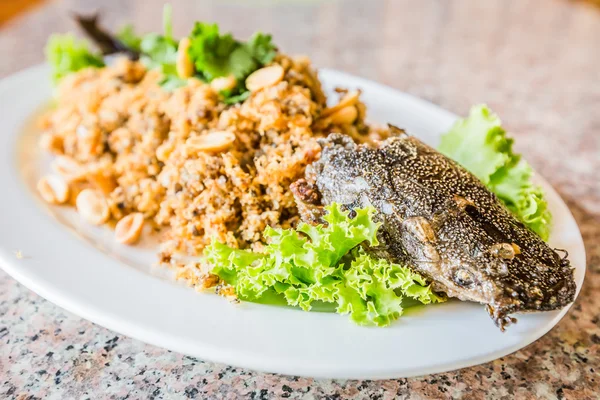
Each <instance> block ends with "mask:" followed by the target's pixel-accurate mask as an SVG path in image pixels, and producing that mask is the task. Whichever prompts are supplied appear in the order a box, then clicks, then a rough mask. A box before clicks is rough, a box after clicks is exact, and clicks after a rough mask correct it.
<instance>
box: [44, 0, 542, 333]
mask: <svg viewBox="0 0 600 400" xmlns="http://www.w3.org/2000/svg"><path fill="white" fill-rule="evenodd" d="M170 15H171V9H170V7H169V6H166V7H165V10H164V21H163V32H162V33H147V34H143V35H140V34H138V33H136V31H135V29H134V27H133V26H131V25H128V26H125V27H123V28H122V29H121V30H120V31H119V32H117V33H111V32H108V31H106V30H104V29H103V28H102V26H101V25H100V24H99V20H98V17H97V16H93V17H85V16H76V19H77V22H78V23H79V25H80V27H81V28H82V30H83V32H85V33H86V34H87V35H88V36H89V38H91V40H92V43H89V42H87V41H85V40H82V39H78V38H77V37H76V36H75V35H73V34H57V35H53V36H52V37H51V38H50V39H49V42H48V45H47V48H46V53H47V60H48V63H49V64H50V67H51V70H52V79H53V81H54V82H55V84H56V90H55V101H54V103H55V104H54V105H53V108H52V109H51V110H50V111H48V112H47V114H46V115H44V117H43V118H42V121H41V128H42V131H43V133H42V135H41V138H40V143H41V146H42V147H43V148H44V149H45V150H46V151H48V152H49V153H51V154H52V155H53V160H52V164H51V171H49V173H48V175H47V176H45V177H43V178H42V179H40V181H39V182H38V190H39V193H40V195H41V196H42V198H43V199H44V200H46V201H47V202H48V203H51V204H55V205H61V204H62V205H71V206H74V207H75V208H76V210H77V212H78V213H79V215H80V217H81V218H82V219H83V220H85V221H86V222H88V223H90V224H94V225H106V226H110V227H114V235H115V240H116V241H118V242H119V243H122V244H126V245H134V244H136V243H137V242H138V241H140V240H144V239H145V238H146V237H150V236H156V237H158V238H159V241H160V249H159V250H158V253H159V259H160V264H161V265H162V266H164V267H167V268H170V269H172V270H173V271H174V272H175V276H176V278H177V279H179V280H182V281H185V282H186V283H187V284H189V285H190V286H192V287H195V288H196V289H201V290H211V291H216V292H217V293H219V294H221V295H223V296H225V297H228V298H230V299H232V300H233V301H239V300H243V301H255V302H266V303H269V302H273V303H276V304H286V305H289V306H295V307H299V308H301V309H303V310H306V311H309V310H311V309H315V308H317V309H323V308H325V309H329V310H331V311H335V312H337V313H340V314H348V315H349V316H350V318H351V319H352V321H354V322H356V323H357V324H360V325H372V326H386V325H389V324H390V323H391V322H392V321H394V320H396V319H397V318H398V317H400V316H401V315H402V312H403V309H405V308H406V307H410V306H414V305H416V304H431V303H436V302H441V301H444V300H445V299H446V296H445V294H443V293H439V292H436V291H434V288H435V286H434V285H432V280H431V277H430V276H427V275H424V274H421V273H419V272H417V271H416V270H415V269H414V268H412V267H411V265H409V264H408V263H399V262H393V261H390V260H387V259H384V258H380V257H377V255H376V254H374V253H373V252H372V251H368V249H370V248H376V247H377V246H378V245H380V243H379V238H380V233H381V230H380V228H381V226H382V220H381V218H380V217H379V214H378V211H377V210H376V209H375V208H373V207H372V206H370V205H368V204H367V205H360V206H356V205H355V206H353V207H350V206H349V205H348V204H344V203H343V202H332V203H330V204H322V205H317V203H318V202H319V194H318V193H317V192H316V191H315V192H310V191H309V192H303V193H302V195H303V196H304V197H303V199H305V200H306V199H308V200H309V203H310V204H313V205H314V207H316V208H318V210H319V212H318V217H315V219H312V220H311V219H306V218H303V217H304V214H303V213H301V212H300V210H299V207H300V206H302V207H306V204H304V203H303V204H302V205H300V204H298V202H297V199H296V198H295V196H294V193H293V190H291V189H290V187H292V186H293V185H294V184H295V182H300V181H302V180H303V179H304V178H305V176H309V175H310V171H311V165H312V164H313V163H314V162H316V161H317V160H319V158H320V156H321V152H322V143H323V142H320V140H321V139H324V138H326V137H328V136H329V135H330V134H332V133H336V134H343V135H345V136H348V137H350V138H351V140H352V141H353V142H354V143H357V144H365V145H368V146H377V143H381V141H384V140H386V139H387V138H389V137H392V136H394V135H396V134H397V128H394V129H392V128H390V127H380V126H376V125H372V124H368V123H366V122H365V114H366V107H365V105H364V104H363V103H362V102H361V100H360V91H358V90H356V91H349V90H346V89H343V88H339V89H337V92H338V95H339V99H337V102H336V101H334V102H333V103H335V104H334V105H333V106H329V107H328V105H327V98H326V96H325V94H324V93H323V91H322V89H321V83H320V81H319V79H318V76H317V73H316V72H315V70H314V69H313V68H312V66H311V63H310V60H309V59H308V58H307V57H304V56H303V57H290V56H288V55H286V54H284V53H282V52H281V51H280V50H279V49H278V47H277V46H276V44H275V42H274V40H273V38H272V37H271V36H270V35H268V34H264V33H261V32H256V33H255V34H254V35H252V36H251V37H249V38H247V39H240V38H235V37H233V36H232V35H231V34H230V33H223V32H221V31H220V29H219V26H217V25H216V24H211V23H206V22H196V23H195V24H194V26H193V27H192V29H191V31H190V33H189V35H187V36H185V37H180V38H176V37H175V36H174V35H173V30H172V22H171V16H170ZM440 151H442V152H443V153H444V154H446V155H447V156H449V157H452V158H454V159H455V160H456V161H457V162H459V163H460V164H462V165H463V166H464V167H466V168H468V169H469V170H470V171H471V172H472V173H473V174H475V175H476V176H477V178H479V179H480V180H481V182H483V183H484V184H485V185H486V186H487V188H488V189H489V190H491V191H493V192H494V193H496V195H497V196H498V198H499V199H500V200H501V201H502V202H504V204H505V205H506V207H508V209H510V210H511V211H512V212H513V213H514V215H515V216H517V217H518V218H519V219H520V220H521V221H522V223H523V224H525V225H526V226H527V227H528V228H529V229H531V230H532V231H534V232H536V233H537V234H539V235H540V236H541V237H542V238H544V239H547V237H548V234H549V229H550V214H549V212H548V210H547V207H546V203H545V200H544V197H543V193H542V192H541V190H540V189H539V188H538V187H536V186H535V185H533V184H532V183H531V175H532V172H531V168H530V167H529V166H528V165H527V164H526V163H525V162H524V161H522V160H521V159H520V156H519V155H517V154H515V153H514V152H513V151H512V140H511V139H509V138H507V137H506V134H505V132H504V130H503V129H502V128H501V127H500V123H499V120H498V119H497V118H496V117H495V116H494V115H493V114H492V113H491V112H490V111H489V110H488V109H487V108H485V107H484V106H480V107H476V108H474V109H473V110H472V112H471V115H470V116H469V117H468V118H467V119H465V120H462V121H460V122H459V123H457V124H456V126H454V127H453V128H452V129H451V130H450V131H449V132H448V133H447V134H446V135H445V136H444V137H443V138H442V144H441V146H440ZM298 187H300V186H298ZM311 196H312V197H311ZM311 202H312V203H311ZM311 207H312V206H311ZM314 215H317V213H316V212H315V214H314ZM328 307H329V308H328Z"/></svg>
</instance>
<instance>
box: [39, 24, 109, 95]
mask: <svg viewBox="0 0 600 400" xmlns="http://www.w3.org/2000/svg"><path fill="white" fill-rule="evenodd" d="M46 58H47V60H48V63H49V64H50V67H51V68H52V80H53V81H54V83H57V82H58V81H59V80H61V79H62V78H63V77H65V76H66V75H68V74H70V73H72V72H76V71H79V70H81V69H83V68H87V67H96V68H99V67H103V66H104V61H103V60H102V57H101V56H100V55H97V54H94V53H92V52H91V51H90V50H89V46H88V44H87V42H86V41H84V40H78V39H77V38H76V37H75V36H74V35H72V34H64V35H57V34H55V35H52V36H50V39H49V40H48V44H47V45H46Z"/></svg>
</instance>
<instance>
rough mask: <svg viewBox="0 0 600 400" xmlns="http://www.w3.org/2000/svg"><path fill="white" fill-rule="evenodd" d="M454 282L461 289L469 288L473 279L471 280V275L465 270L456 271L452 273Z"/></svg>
mask: <svg viewBox="0 0 600 400" xmlns="http://www.w3.org/2000/svg"><path fill="white" fill-rule="evenodd" d="M454 282H455V283H456V284H457V285H458V286H461V287H469V286H471V285H473V283H474V282H475V279H474V278H473V274H472V273H471V272H470V271H468V270H466V269H464V268H463V269H457V270H456V271H455V272H454Z"/></svg>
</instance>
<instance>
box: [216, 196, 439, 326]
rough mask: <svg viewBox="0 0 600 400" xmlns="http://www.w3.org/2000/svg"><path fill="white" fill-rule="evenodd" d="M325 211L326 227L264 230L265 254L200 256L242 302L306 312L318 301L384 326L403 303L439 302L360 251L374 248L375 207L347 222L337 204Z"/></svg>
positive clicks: (410, 275) (411, 278)
mask: <svg viewBox="0 0 600 400" xmlns="http://www.w3.org/2000/svg"><path fill="white" fill-rule="evenodd" d="M326 210H327V214H326V215H325V217H324V220H325V222H326V225H317V226H313V225H308V224H305V223H302V222H301V223H300V224H299V225H298V227H297V229H272V228H267V229H266V230H265V233H264V234H265V237H267V238H268V241H269V244H268V245H267V246H266V248H265V250H264V252H262V253H257V252H252V251H249V250H238V249H234V248H231V247H229V246H227V245H225V244H222V243H219V242H217V241H213V242H212V243H211V245H210V246H209V247H207V248H206V250H205V255H206V259H207V261H208V262H209V263H210V264H211V265H213V266H214V268H213V270H212V273H214V274H216V275H218V276H219V277H220V278H222V279H223V280H224V281H225V282H227V283H229V284H230V285H232V286H234V288H235V291H236V293H237V295H238V297H239V298H240V299H242V300H248V301H259V300H260V299H261V297H263V296H267V295H272V294H273V293H276V294H278V295H280V296H283V297H284V298H285V301H286V302H287V304H289V305H291V306H298V307H300V308H302V309H303V310H305V311H309V310H310V309H311V308H312V307H313V303H315V302H325V303H331V304H334V305H335V311H336V312H338V313H340V314H349V315H350V318H351V319H352V320H353V321H354V322H356V323H357V324H359V325H375V326H386V325H389V324H390V323H391V322H392V321H394V320H396V319H397V318H398V317H400V315H401V314H402V311H403V307H402V304H403V300H405V299H415V300H417V301H419V302H421V303H423V304H429V303H433V302H439V301H443V298H442V297H440V296H438V295H436V294H435V293H434V292H433V291H432V290H431V287H430V286H429V285H428V284H427V282H426V280H425V279H424V278H423V277H422V276H421V275H419V274H417V273H415V272H413V271H412V270H411V269H410V268H408V267H405V266H402V265H398V264H394V263H390V262H388V261H386V260H384V259H376V258H374V257H371V256H370V255H368V254H367V253H366V252H365V251H364V250H363V249H362V247H360V244H361V243H363V242H364V243H368V244H370V245H372V246H376V245H377V244H378V242H377V236H376V235H377V230H378V228H379V226H380V224H379V223H377V222H375V221H374V219H373V215H374V213H375V209H374V208H372V207H368V208H365V209H356V210H354V212H353V214H355V215H354V216H353V217H352V218H351V217H350V215H349V213H348V212H347V211H343V210H342V208H341V206H340V205H338V204H336V203H333V204H331V205H329V206H327V207H326Z"/></svg>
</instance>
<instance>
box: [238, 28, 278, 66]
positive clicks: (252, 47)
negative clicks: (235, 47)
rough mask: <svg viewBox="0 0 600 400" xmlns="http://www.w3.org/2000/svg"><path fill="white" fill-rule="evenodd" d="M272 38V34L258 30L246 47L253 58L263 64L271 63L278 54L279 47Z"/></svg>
mask: <svg viewBox="0 0 600 400" xmlns="http://www.w3.org/2000/svg"><path fill="white" fill-rule="evenodd" d="M271 40H272V37H271V35H268V34H264V33H262V32H256V33H255V34H254V35H252V37H251V38H250V39H249V40H248V42H247V43H246V48H247V49H248V52H249V53H250V54H251V55H252V58H254V60H256V61H257V62H258V63H260V64H261V65H265V64H268V63H270V62H271V61H273V59H274V58H275V56H276V55H277V48H276V47H275V45H274V44H273V43H272V41H271Z"/></svg>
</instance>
